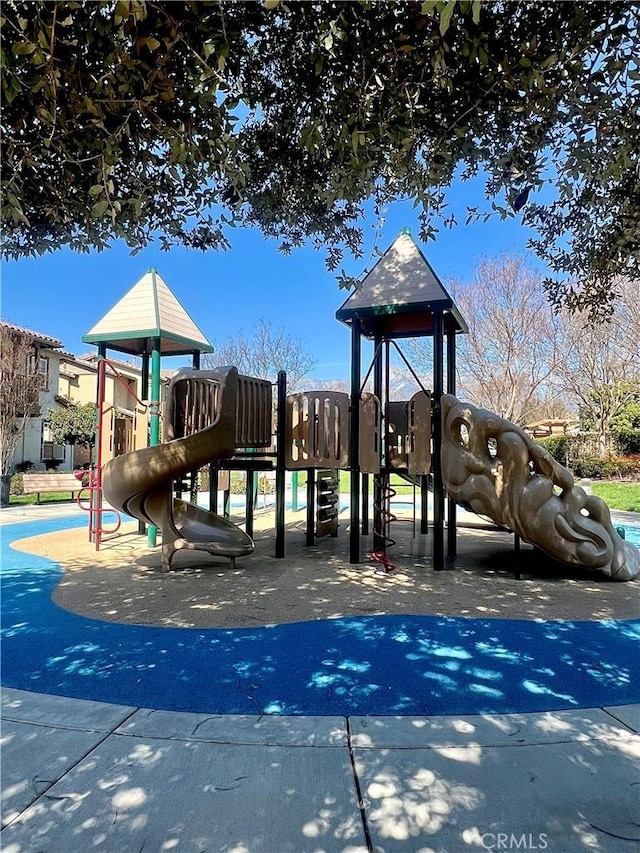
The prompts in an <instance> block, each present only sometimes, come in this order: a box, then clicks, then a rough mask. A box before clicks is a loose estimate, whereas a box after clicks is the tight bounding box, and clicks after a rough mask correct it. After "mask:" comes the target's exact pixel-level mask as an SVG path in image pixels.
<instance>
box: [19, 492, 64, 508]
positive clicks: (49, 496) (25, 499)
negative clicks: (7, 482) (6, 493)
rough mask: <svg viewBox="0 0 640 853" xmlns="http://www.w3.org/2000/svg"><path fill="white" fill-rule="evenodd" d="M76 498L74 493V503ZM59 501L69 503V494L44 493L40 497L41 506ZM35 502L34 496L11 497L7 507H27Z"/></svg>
mask: <svg viewBox="0 0 640 853" xmlns="http://www.w3.org/2000/svg"><path fill="white" fill-rule="evenodd" d="M77 496H78V495H77V492H76V493H75V496H74V501H75V499H76V497H77ZM60 501H71V492H46V493H43V494H41V495H40V503H41V504H48V503H56V502H57V503H59V502H60ZM35 502H36V496H35V495H11V497H10V498H9V506H29V505H30V504H34V503H35Z"/></svg>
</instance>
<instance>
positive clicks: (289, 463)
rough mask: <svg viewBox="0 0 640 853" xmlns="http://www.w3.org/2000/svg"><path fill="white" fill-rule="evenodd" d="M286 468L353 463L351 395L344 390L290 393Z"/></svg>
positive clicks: (329, 466)
mask: <svg viewBox="0 0 640 853" xmlns="http://www.w3.org/2000/svg"><path fill="white" fill-rule="evenodd" d="M286 438H287V442H286V448H285V465H286V467H287V468H289V469H290V470H296V469H302V468H346V467H347V466H348V464H349V395H348V394H344V393H342V392H340V391H304V392H302V393H300V394H289V396H288V397H287V405H286Z"/></svg>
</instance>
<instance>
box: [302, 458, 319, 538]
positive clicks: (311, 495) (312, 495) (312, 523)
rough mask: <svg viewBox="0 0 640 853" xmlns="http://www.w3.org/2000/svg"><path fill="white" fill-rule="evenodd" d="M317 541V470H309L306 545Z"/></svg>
mask: <svg viewBox="0 0 640 853" xmlns="http://www.w3.org/2000/svg"><path fill="white" fill-rule="evenodd" d="M315 541H316V469H315V468H307V531H306V537H305V545H313V544H314V543H315Z"/></svg>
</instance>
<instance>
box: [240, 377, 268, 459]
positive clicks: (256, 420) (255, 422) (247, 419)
mask: <svg viewBox="0 0 640 853" xmlns="http://www.w3.org/2000/svg"><path fill="white" fill-rule="evenodd" d="M272 432H273V403H272V394H271V383H270V382H269V381H267V380H266V379H254V378H252V377H251V376H238V409H237V426H236V447H269V446H270V445H271V437H272Z"/></svg>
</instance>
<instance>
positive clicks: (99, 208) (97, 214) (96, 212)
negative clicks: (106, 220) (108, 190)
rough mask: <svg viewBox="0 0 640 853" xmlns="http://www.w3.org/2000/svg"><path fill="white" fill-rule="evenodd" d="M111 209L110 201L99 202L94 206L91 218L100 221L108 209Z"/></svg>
mask: <svg viewBox="0 0 640 853" xmlns="http://www.w3.org/2000/svg"><path fill="white" fill-rule="evenodd" d="M108 207H109V202H108V201H99V202H98V203H97V204H94V205H93V207H92V208H91V216H92V217H93V218H94V219H100V218H101V217H103V216H104V215H105V213H106V212H107V208H108Z"/></svg>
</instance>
